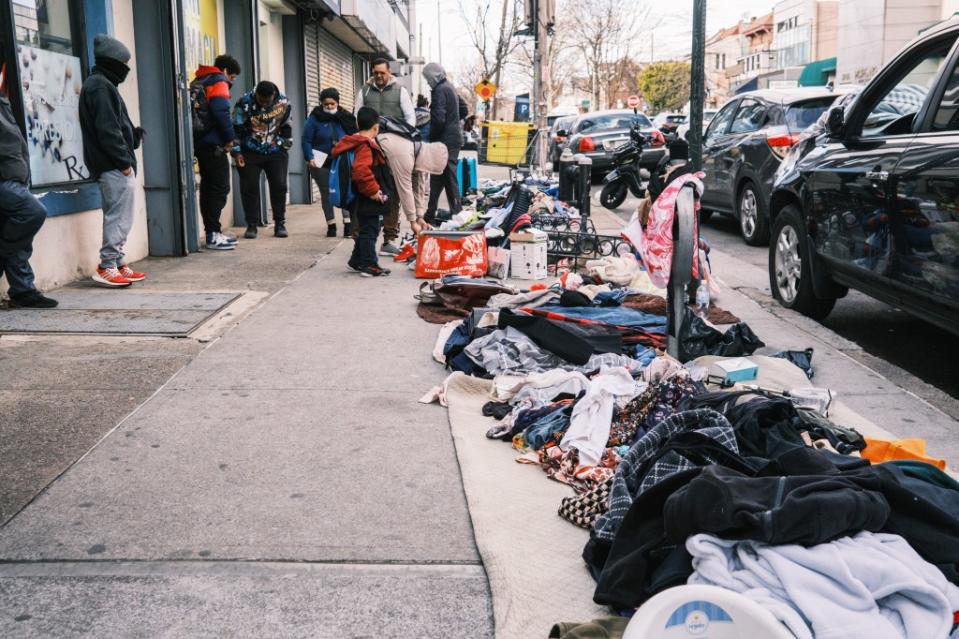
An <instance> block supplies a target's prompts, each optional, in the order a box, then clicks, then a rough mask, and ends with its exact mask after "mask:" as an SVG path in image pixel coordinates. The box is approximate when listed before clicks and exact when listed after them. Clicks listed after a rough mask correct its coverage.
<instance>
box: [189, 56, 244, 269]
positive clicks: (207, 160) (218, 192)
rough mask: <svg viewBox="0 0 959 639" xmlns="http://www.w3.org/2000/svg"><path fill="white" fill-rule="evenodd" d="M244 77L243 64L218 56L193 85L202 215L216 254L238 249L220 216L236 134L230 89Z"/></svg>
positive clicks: (209, 245)
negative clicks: (242, 72)
mask: <svg viewBox="0 0 959 639" xmlns="http://www.w3.org/2000/svg"><path fill="white" fill-rule="evenodd" d="M238 75H240V63H239V62H237V61H236V59H235V58H233V57H232V56H228V55H220V56H217V58H216V60H214V61H213V66H206V65H202V64H201V65H200V66H199V68H198V69H197V70H196V77H195V79H194V80H193V82H191V83H190V99H191V102H192V104H191V105H190V106H191V109H192V111H193V155H194V156H196V163H197V166H198V167H199V169H200V215H202V216H203V230H204V231H205V232H206V247H207V248H208V249H211V250H214V251H230V250H233V249H235V248H236V238H235V237H232V236H227V235H224V234H223V233H222V232H221V231H222V228H221V226H220V213H221V212H222V211H223V207H224V206H226V196H227V195H229V194H230V160H229V157H228V156H227V153H229V152H230V150H231V149H232V148H233V140H234V139H235V138H236V135H235V134H234V132H233V120H232V119H231V118H230V87H231V86H232V85H233V81H234V80H236V78H237V76H238Z"/></svg>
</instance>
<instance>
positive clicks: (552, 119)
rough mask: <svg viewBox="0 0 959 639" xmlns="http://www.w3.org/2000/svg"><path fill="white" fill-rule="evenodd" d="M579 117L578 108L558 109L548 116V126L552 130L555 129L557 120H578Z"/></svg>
mask: <svg viewBox="0 0 959 639" xmlns="http://www.w3.org/2000/svg"><path fill="white" fill-rule="evenodd" d="M577 115H579V109H577V108H576V107H569V106H567V107H556V108H555V109H553V110H552V111H550V112H549V113H548V114H546V125H547V126H548V127H550V128H553V124H555V123H556V120H558V119H560V118H569V117H572V118H573V119H576V116H577Z"/></svg>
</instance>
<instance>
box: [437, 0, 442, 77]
mask: <svg viewBox="0 0 959 639" xmlns="http://www.w3.org/2000/svg"><path fill="white" fill-rule="evenodd" d="M436 33H437V35H439V34H441V33H443V24H442V20H440V0H436ZM436 40H437V44H439V47H440V55H439V65H440V66H443V38H442V37H437V38H436Z"/></svg>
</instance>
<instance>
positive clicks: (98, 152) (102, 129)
mask: <svg viewBox="0 0 959 639" xmlns="http://www.w3.org/2000/svg"><path fill="white" fill-rule="evenodd" d="M93 56H94V60H95V63H96V64H95V66H94V67H93V72H92V73H91V74H90V76H89V77H88V78H87V79H86V80H85V81H84V82H83V88H82V89H81V90H80V109H79V110H80V130H81V131H82V132H83V158H84V160H85V161H86V165H87V168H89V169H90V177H92V178H94V179H96V180H97V182H99V183H100V194H101V196H102V198H103V246H102V248H101V249H100V265H99V267H98V268H97V270H96V273H94V275H93V280H94V281H95V282H97V283H98V284H100V285H102V286H107V287H121V286H130V284H131V283H133V282H139V281H141V280H143V279H146V275H145V274H144V273H140V272H137V271H134V270H133V269H132V268H131V267H130V266H129V265H128V264H127V263H126V261H125V259H124V253H123V246H124V244H126V241H127V236H128V235H129V234H130V229H131V228H132V227H133V206H134V194H135V193H136V170H137V158H136V154H135V153H134V151H135V150H136V149H137V148H138V147H139V146H140V140H141V139H142V137H143V129H141V128H140V127H135V126H133V123H132V122H131V121H130V115H129V114H128V113H127V107H126V104H125V103H124V102H123V98H122V97H121V96H120V91H119V89H118V87H119V86H120V84H121V83H122V82H123V81H124V80H125V79H126V77H127V74H128V73H129V72H130V67H129V66H127V63H128V62H129V61H130V50H129V49H127V48H126V46H125V45H124V44H123V43H122V42H120V41H119V40H117V39H115V38H111V37H110V36H108V35H106V34H103V33H101V34H99V35H97V36H96V37H95V38H94V39H93Z"/></svg>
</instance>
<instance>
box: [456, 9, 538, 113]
mask: <svg viewBox="0 0 959 639" xmlns="http://www.w3.org/2000/svg"><path fill="white" fill-rule="evenodd" d="M457 1H458V3H459V9H460V13H461V14H462V16H463V20H464V22H465V24H466V32H467V34H468V35H469V39H470V42H471V43H472V44H473V47H474V48H475V49H476V52H477V53H478V54H479V58H478V60H477V63H476V65H475V66H474V67H473V72H474V74H475V73H476V72H477V71H478V72H479V73H478V74H479V76H480V77H475V78H471V80H475V81H476V82H479V81H480V80H490V81H491V82H492V83H493V84H495V85H496V86H500V83H501V76H502V73H503V69H504V67H505V66H506V60H507V59H508V58H509V56H510V54H511V53H512V52H513V51H514V50H515V49H516V48H517V47H518V46H519V45H520V42H519V39H518V38H516V37H515V35H516V32H517V31H518V30H519V29H520V28H521V22H522V20H523V12H522V11H521V10H519V9H518V8H517V1H516V0H457ZM496 11H499V29H496V21H495V18H494V19H491V16H493V15H495V12H496ZM497 106H498V105H497V101H496V99H495V98H494V99H493V116H494V117H495V115H496V113H497V110H498V109H497Z"/></svg>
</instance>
